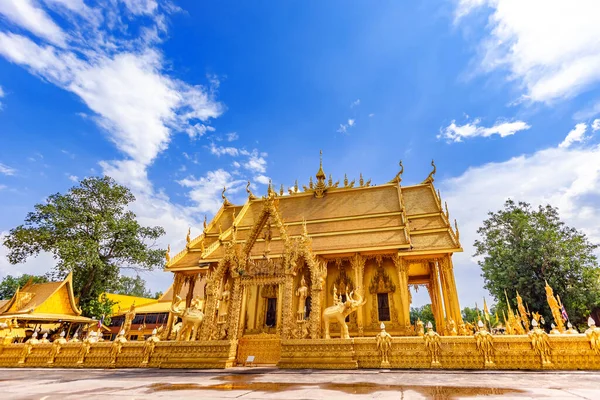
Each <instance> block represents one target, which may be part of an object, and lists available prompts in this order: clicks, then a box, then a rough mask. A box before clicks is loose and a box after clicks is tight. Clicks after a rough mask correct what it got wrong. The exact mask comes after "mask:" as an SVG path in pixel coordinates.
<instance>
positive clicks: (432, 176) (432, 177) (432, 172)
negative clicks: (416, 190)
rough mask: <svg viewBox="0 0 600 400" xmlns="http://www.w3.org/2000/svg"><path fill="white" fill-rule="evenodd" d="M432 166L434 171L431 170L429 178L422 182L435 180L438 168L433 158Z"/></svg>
mask: <svg viewBox="0 0 600 400" xmlns="http://www.w3.org/2000/svg"><path fill="white" fill-rule="evenodd" d="M431 166H432V167H433V171H431V172H430V173H429V175H428V176H427V178H426V179H425V180H424V181H423V182H421V184H425V183H433V181H434V180H435V178H434V176H435V172H436V170H437V168H436V167H435V162H434V161H433V160H431Z"/></svg>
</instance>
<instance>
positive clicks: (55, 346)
mask: <svg viewBox="0 0 600 400" xmlns="http://www.w3.org/2000/svg"><path fill="white" fill-rule="evenodd" d="M65 343H67V339H65V331H62V332H61V333H60V337H59V338H58V339H55V340H54V342H52V348H51V349H50V358H49V360H48V364H54V361H55V360H56V356H57V355H59V354H60V348H61V346H62V345H63V344H65Z"/></svg>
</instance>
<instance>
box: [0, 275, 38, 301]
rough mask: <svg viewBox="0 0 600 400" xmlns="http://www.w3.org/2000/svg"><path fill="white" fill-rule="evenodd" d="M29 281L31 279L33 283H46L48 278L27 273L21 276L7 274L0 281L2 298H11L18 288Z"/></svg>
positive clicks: (0, 298) (0, 295) (0, 297)
mask: <svg viewBox="0 0 600 400" xmlns="http://www.w3.org/2000/svg"><path fill="white" fill-rule="evenodd" d="M29 281H31V283H45V282H48V278H46V277H45V276H37V275H27V274H23V275H21V276H12V275H7V276H6V277H4V279H2V282H0V300H5V299H10V298H11V297H13V295H14V294H15V292H16V291H17V288H22V287H23V286H25V285H26V284H27V283H28V282H29Z"/></svg>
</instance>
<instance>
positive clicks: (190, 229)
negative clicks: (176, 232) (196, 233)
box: [185, 228, 192, 247]
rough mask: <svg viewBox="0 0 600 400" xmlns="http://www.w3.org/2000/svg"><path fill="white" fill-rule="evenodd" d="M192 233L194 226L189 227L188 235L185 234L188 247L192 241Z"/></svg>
mask: <svg viewBox="0 0 600 400" xmlns="http://www.w3.org/2000/svg"><path fill="white" fill-rule="evenodd" d="M191 233H192V228H188V231H187V235H185V243H186V247H190V242H191V241H192V238H191V237H190V235H191Z"/></svg>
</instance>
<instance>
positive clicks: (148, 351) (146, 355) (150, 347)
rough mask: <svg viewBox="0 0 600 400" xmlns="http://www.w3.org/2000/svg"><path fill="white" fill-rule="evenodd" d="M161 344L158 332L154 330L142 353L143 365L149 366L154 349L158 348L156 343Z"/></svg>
mask: <svg viewBox="0 0 600 400" xmlns="http://www.w3.org/2000/svg"><path fill="white" fill-rule="evenodd" d="M158 342H160V339H159V337H158V330H157V329H156V328H154V329H153V330H152V336H150V337H149V338H148V339H146V342H145V343H144V350H143V352H142V365H147V364H148V362H149V361H150V357H152V354H153V353H154V348H155V347H156V343H158Z"/></svg>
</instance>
